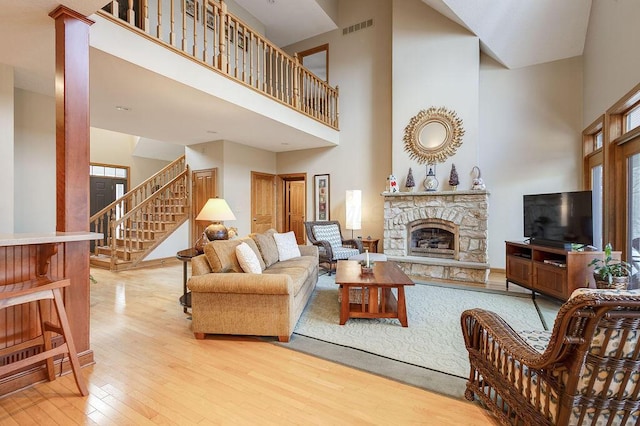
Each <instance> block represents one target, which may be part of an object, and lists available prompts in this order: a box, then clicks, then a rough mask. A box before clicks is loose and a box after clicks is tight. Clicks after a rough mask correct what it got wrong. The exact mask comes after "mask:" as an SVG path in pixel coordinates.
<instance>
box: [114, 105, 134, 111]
mask: <svg viewBox="0 0 640 426" xmlns="http://www.w3.org/2000/svg"><path fill="white" fill-rule="evenodd" d="M116 109H117V110H118V111H131V108H129V107H126V106H121V105H118V106H116Z"/></svg>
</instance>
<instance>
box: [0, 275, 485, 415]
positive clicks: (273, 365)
mask: <svg viewBox="0 0 640 426" xmlns="http://www.w3.org/2000/svg"><path fill="white" fill-rule="evenodd" d="M92 274H93V275H94V277H95V278H96V279H97V281H98V282H97V283H96V284H92V285H91V347H92V349H93V350H94V353H95V359H96V364H95V365H92V366H88V367H85V368H83V370H82V371H83V374H84V376H85V378H86V379H87V380H88V384H89V391H90V395H89V396H88V397H80V396H78V393H77V389H76V387H75V383H74V381H73V376H72V375H70V374H69V375H64V376H62V377H58V378H57V379H56V380H55V381H53V382H45V383H41V384H37V385H35V386H33V387H31V388H29V389H26V390H23V391H19V392H16V393H14V394H12V395H8V396H5V397H3V398H1V399H0V424H2V425H10V424H15V425H28V424H39V425H49V424H52V425H53V424H60V425H70V424H107V425H125V424H131V425H144V424H165V425H172V424H182V425H194V424H234V425H236V424H251V425H257V424H259V425H283V424H305V425H306V424H317V425H337V424H342V425H352V424H358V425H363V424H385V425H387V424H393V425H406V424H428V425H454V424H455V425H460V424H464V425H493V424H495V423H494V420H493V419H492V418H491V417H490V415H488V414H487V413H486V412H485V411H484V410H483V409H482V408H480V407H479V406H478V405H477V404H472V403H469V402H466V401H463V400H457V399H453V398H449V397H446V396H442V395H439V394H437V393H431V392H427V391H425V390H422V389H419V388H415V387H412V386H408V385H404V384H401V383H398V382H394V381H392V380H388V379H385V378H381V377H378V376H375V375H372V374H368V373H365V372H362V371H359V370H354V369H351V368H348V367H344V366H341V365H338V364H334V363H331V362H328V361H324V360H322V359H319V358H315V357H312V356H308V355H305V354H302V353H299V352H295V351H293V350H289V349H286V348H282V347H279V346H277V345H274V344H271V343H269V342H265V341H262V340H258V339H254V338H248V337H245V338H242V337H228V336H227V337H222V336H220V337H212V336H209V337H208V338H207V339H206V340H195V339H194V338H193V335H192V334H191V332H190V328H189V327H190V320H189V319H188V318H189V316H188V315H186V314H184V313H183V311H182V307H181V306H180V305H179V303H178V297H179V296H180V294H181V292H182V266H181V265H180V264H176V265H168V266H165V267H160V268H154V269H141V270H137V271H125V272H119V273H111V272H108V271H103V270H98V269H92Z"/></svg>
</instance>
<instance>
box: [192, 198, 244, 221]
mask: <svg viewBox="0 0 640 426" xmlns="http://www.w3.org/2000/svg"><path fill="white" fill-rule="evenodd" d="M196 220H202V221H208V222H221V221H223V220H236V217H235V216H234V215H233V212H232V211H231V208H229V204H227V202H226V201H225V200H224V199H222V198H209V200H208V201H207V202H206V204H205V205H204V207H203V208H202V210H200V213H198V216H196Z"/></svg>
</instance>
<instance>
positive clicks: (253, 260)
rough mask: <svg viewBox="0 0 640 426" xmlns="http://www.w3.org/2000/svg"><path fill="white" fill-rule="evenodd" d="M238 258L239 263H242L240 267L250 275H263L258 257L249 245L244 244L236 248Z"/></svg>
mask: <svg viewBox="0 0 640 426" xmlns="http://www.w3.org/2000/svg"><path fill="white" fill-rule="evenodd" d="M236 256H237V257H238V263H240V267H242V270H243V271H244V272H246V273H248V274H261V273H262V268H261V267H260V262H259V261H258V256H256V253H255V252H254V251H253V249H252V248H251V247H249V244H247V243H244V242H243V243H240V244H239V245H238V246H236Z"/></svg>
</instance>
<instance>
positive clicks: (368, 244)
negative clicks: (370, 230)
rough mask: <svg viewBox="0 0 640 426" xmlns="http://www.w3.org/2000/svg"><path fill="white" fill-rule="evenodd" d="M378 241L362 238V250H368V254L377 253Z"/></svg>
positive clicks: (376, 239)
mask: <svg viewBox="0 0 640 426" xmlns="http://www.w3.org/2000/svg"><path fill="white" fill-rule="evenodd" d="M378 241H380V238H363V239H362V248H363V249H364V250H369V253H377V252H378Z"/></svg>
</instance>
